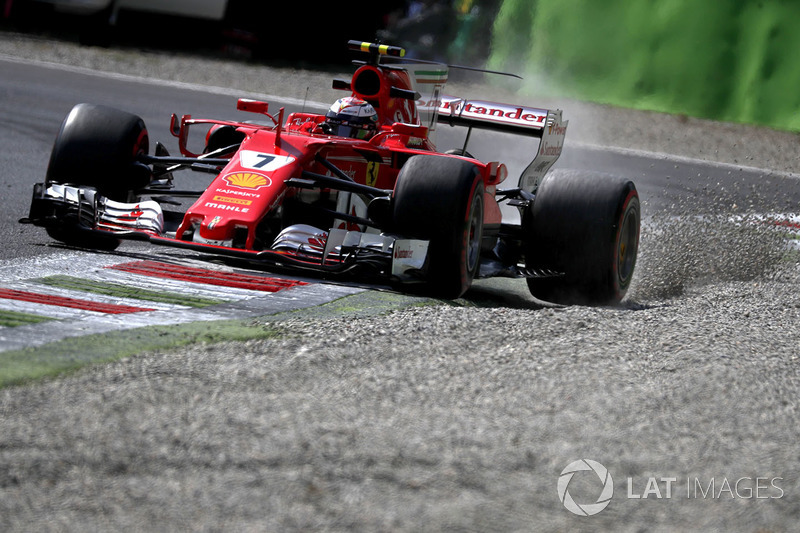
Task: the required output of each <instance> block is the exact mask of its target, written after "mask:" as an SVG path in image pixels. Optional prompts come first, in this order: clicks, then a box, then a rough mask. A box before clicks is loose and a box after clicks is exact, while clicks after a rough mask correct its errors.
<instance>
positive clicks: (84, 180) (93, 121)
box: [45, 104, 152, 202]
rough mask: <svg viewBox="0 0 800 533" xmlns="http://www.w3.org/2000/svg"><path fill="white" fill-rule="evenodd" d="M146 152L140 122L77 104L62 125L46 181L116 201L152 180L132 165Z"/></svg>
mask: <svg viewBox="0 0 800 533" xmlns="http://www.w3.org/2000/svg"><path fill="white" fill-rule="evenodd" d="M148 150H149V138H148V134H147V128H146V127H145V124H144V121H143V120H142V119H141V118H139V117H138V116H136V115H132V114H131V113H127V112H125V111H120V110H118V109H114V108H111V107H106V106H100V105H93V104H78V105H76V106H75V107H73V108H72V111H70V113H69V114H68V115H67V117H66V118H65V119H64V122H63V123H62V124H61V130H60V131H59V132H58V136H57V137H56V140H55V143H54V144H53V152H52V154H51V155H50V164H49V165H48V168H47V175H46V180H45V181H46V182H47V183H48V184H49V183H62V184H72V185H83V186H89V187H94V188H95V189H97V190H98V191H99V192H100V193H101V194H102V195H103V196H105V197H107V198H111V199H112V200H117V201H121V202H126V201H131V200H133V198H132V196H133V192H134V191H136V190H137V189H140V188H142V187H144V186H146V185H147V184H148V183H149V182H150V180H151V179H152V173H151V171H150V168H149V167H148V166H146V165H143V164H141V163H137V161H136V157H137V156H138V155H139V154H146V153H147V152H148Z"/></svg>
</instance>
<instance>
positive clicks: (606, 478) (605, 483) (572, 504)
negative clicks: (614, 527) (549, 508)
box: [558, 459, 614, 516]
mask: <svg viewBox="0 0 800 533" xmlns="http://www.w3.org/2000/svg"><path fill="white" fill-rule="evenodd" d="M581 472H594V473H595V474H596V475H597V477H598V478H600V483H601V484H602V490H601V492H600V496H599V497H598V498H597V501H595V502H594V503H580V504H579V503H577V502H576V501H575V500H574V499H573V498H572V495H571V494H570V493H569V483H570V481H572V478H573V476H575V474H577V473H581ZM598 489H599V485H598ZM613 496H614V480H613V479H611V474H610V473H609V471H608V470H607V469H606V467H604V466H603V465H601V464H600V463H598V462H597V461H592V460H591V459H580V460H578V461H574V462H572V463H570V464H568V465H567V467H566V468H565V469H564V470H562V471H561V476H559V478H558V499H559V500H561V503H563V504H564V507H566V508H567V510H568V511H570V512H571V513H575V514H576V515H579V516H592V515H596V514H597V513H599V512H600V511H602V510H603V509H605V508H606V507H607V506H608V504H609V503H611V498H612V497H613Z"/></svg>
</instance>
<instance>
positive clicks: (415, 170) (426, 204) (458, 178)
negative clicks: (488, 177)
mask: <svg viewBox="0 0 800 533" xmlns="http://www.w3.org/2000/svg"><path fill="white" fill-rule="evenodd" d="M483 194H484V184H483V179H482V177H481V175H480V173H479V172H478V168H477V167H476V166H475V165H474V164H472V163H470V162H469V161H464V160H461V159H455V158H448V157H442V156H428V155H418V156H414V157H411V158H410V159H409V160H408V162H407V163H406V164H405V165H404V166H403V168H402V169H401V170H400V174H399V175H398V177H397V183H396V185H395V189H394V194H393V196H392V216H393V221H394V226H395V229H396V231H397V232H398V233H400V234H402V235H404V236H408V237H411V238H415V239H424V240H428V241H430V245H429V246H428V273H427V276H428V279H427V288H428V292H430V293H432V294H435V295H437V296H441V297H443V298H458V297H459V296H461V295H462V294H464V292H466V290H467V289H468V288H469V287H470V285H471V284H472V280H473V279H474V277H475V275H476V274H477V272H478V268H479V266H480V252H481V240H482V238H483V215H484V204H483V201H484V199H483Z"/></svg>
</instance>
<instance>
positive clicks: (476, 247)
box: [467, 195, 483, 272]
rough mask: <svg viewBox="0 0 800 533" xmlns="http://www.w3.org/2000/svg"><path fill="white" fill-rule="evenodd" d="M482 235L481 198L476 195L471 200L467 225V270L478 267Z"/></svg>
mask: <svg viewBox="0 0 800 533" xmlns="http://www.w3.org/2000/svg"><path fill="white" fill-rule="evenodd" d="M482 237H483V198H481V196H480V195H476V196H475V198H474V200H473V201H472V208H471V209H470V214H469V225H468V226H467V270H468V271H469V272H473V271H474V270H475V269H476V268H477V267H478V259H479V258H480V255H481V239H482Z"/></svg>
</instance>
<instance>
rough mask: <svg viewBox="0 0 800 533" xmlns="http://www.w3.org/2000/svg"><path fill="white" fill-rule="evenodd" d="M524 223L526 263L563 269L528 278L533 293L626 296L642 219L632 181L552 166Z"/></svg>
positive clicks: (593, 301)
mask: <svg viewBox="0 0 800 533" xmlns="http://www.w3.org/2000/svg"><path fill="white" fill-rule="evenodd" d="M522 224H523V231H524V234H525V243H524V245H525V250H524V253H525V264H526V266H527V267H529V268H535V269H548V270H553V271H557V272H562V273H563V274H564V276H563V277H556V278H529V279H528V280H527V281H528V288H529V290H530V292H531V294H532V295H533V296H534V297H536V298H538V299H541V300H545V301H548V302H555V303H562V304H588V305H611V304H615V303H617V302H619V301H620V300H621V299H622V298H623V297H624V296H625V293H626V291H627V290H628V287H629V286H630V283H631V279H632V277H633V271H634V267H635V266H636V256H637V253H638V248H639V231H640V224H641V207H640V202H639V195H638V193H637V191H636V186H635V185H634V183H633V182H632V181H630V180H627V179H622V178H617V177H614V176H608V175H588V174H585V173H581V172H576V171H553V172H551V173H550V174H549V175H548V176H547V177H546V178H545V180H544V181H543V182H542V184H541V185H540V186H539V190H538V191H537V193H536V197H535V199H534V200H533V203H532V205H531V206H529V207H528V210H527V211H526V212H525V214H524V216H523V222H522Z"/></svg>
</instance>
